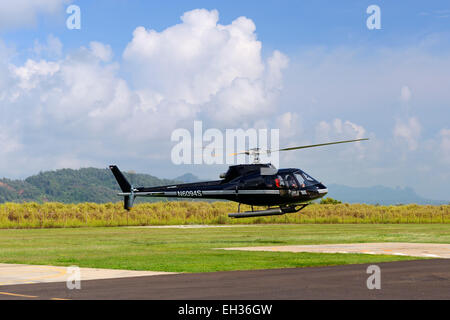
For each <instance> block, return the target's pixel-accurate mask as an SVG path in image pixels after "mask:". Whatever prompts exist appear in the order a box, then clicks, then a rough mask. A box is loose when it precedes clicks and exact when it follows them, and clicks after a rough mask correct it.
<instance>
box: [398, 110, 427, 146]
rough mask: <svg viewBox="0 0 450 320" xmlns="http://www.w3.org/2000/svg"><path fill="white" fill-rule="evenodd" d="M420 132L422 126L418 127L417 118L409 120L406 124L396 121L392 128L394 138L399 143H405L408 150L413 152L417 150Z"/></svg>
mask: <svg viewBox="0 0 450 320" xmlns="http://www.w3.org/2000/svg"><path fill="white" fill-rule="evenodd" d="M421 131H422V126H421V125H420V122H419V120H417V118H414V117H413V118H409V119H408V121H407V122H404V121H397V123H396V125H395V127H394V137H395V138H396V139H397V140H399V141H404V142H406V144H407V146H408V149H409V150H410V151H414V150H416V149H417V147H418V145H419V142H418V139H419V137H420V133H421Z"/></svg>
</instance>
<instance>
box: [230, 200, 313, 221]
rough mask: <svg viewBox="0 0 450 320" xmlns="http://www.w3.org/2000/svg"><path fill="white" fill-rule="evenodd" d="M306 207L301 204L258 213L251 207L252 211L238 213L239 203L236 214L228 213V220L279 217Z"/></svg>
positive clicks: (305, 204) (306, 204) (304, 204)
mask: <svg viewBox="0 0 450 320" xmlns="http://www.w3.org/2000/svg"><path fill="white" fill-rule="evenodd" d="M308 205H309V203H303V204H300V205H295V206H285V207H278V208H273V209H270V208H269V209H267V210H259V211H253V206H252V211H246V212H240V211H241V210H240V209H241V204H240V203H239V206H238V213H230V214H229V215H228V216H229V217H230V218H251V217H263V216H281V215H283V214H286V213H294V212H299V211H300V210H303V209H304V208H305V207H306V206H308Z"/></svg>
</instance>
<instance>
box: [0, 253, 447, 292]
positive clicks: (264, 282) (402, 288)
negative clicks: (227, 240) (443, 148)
mask: <svg viewBox="0 0 450 320" xmlns="http://www.w3.org/2000/svg"><path fill="white" fill-rule="evenodd" d="M376 265H377V266H378V267H379V268H380V271H381V274H380V275H381V277H380V284H381V289H368V287H367V281H368V278H369V277H370V276H371V275H372V274H369V273H367V269H368V267H369V265H368V264H357V265H345V266H330V267H316V268H295V269H272V270H252V271H231V272H212V273H195V274H194V273H190V274H188V273H186V274H172V275H158V276H141V277H128V278H118V279H104V280H85V281H82V282H81V289H72V290H69V289H68V288H67V285H66V283H65V282H54V283H38V284H21V285H12V286H0V299H25V300H30V299H32V300H37V299H85V300H87V299H89V300H90V299H163V300H196V299H201V300H241V299H246V300H247V299H250V300H277V299H283V300H299V299H352V300H355V299H358V300H359V299H445V300H448V299H450V260H449V259H430V260H415V261H401V262H385V263H378V264H376Z"/></svg>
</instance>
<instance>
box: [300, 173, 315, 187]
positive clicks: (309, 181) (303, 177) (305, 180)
mask: <svg viewBox="0 0 450 320" xmlns="http://www.w3.org/2000/svg"><path fill="white" fill-rule="evenodd" d="M295 177H296V178H297V180H298V181H299V183H301V184H305V185H307V186H308V185H314V184H317V183H319V182H318V181H317V180H316V179H314V178H313V177H311V176H310V175H308V174H306V173H305V172H303V171H297V172H296V173H295Z"/></svg>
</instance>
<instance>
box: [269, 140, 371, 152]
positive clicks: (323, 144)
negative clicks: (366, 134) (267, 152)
mask: <svg viewBox="0 0 450 320" xmlns="http://www.w3.org/2000/svg"><path fill="white" fill-rule="evenodd" d="M364 140H369V139H368V138H364V139H356V140H346V141H336V142H328V143H320V144H311V145H308V146H300V147H291V148H283V149H279V150H273V151H271V152H277V151H290V150H297V149H306V148H314V147H322V146H329V145H331V144H339V143H348V142H357V141H364Z"/></svg>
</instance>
